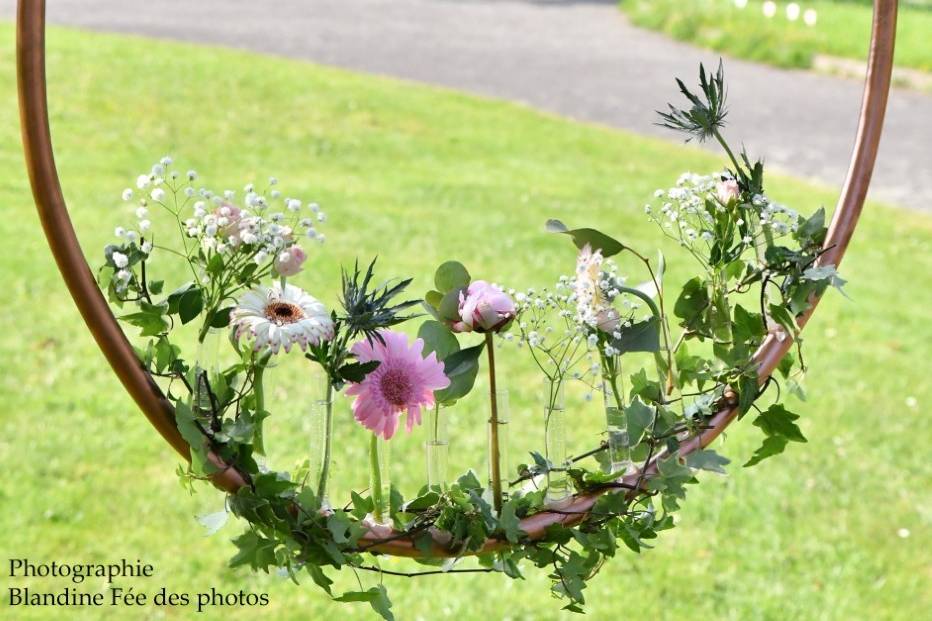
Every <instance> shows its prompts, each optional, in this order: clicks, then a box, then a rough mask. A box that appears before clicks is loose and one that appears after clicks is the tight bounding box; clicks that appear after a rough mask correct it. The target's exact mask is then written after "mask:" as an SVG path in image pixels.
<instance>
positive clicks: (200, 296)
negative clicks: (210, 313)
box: [178, 287, 204, 324]
mask: <svg viewBox="0 0 932 621" xmlns="http://www.w3.org/2000/svg"><path fill="white" fill-rule="evenodd" d="M202 310H204V290H203V289H201V288H199V287H198V288H194V289H189V290H188V291H186V292H185V293H184V295H182V296H181V299H180V300H179V301H178V317H179V318H180V319H181V323H182V324H186V323H188V322H189V321H191V320H193V319H194V318H195V317H197V316H198V315H200V314H201V311H202Z"/></svg>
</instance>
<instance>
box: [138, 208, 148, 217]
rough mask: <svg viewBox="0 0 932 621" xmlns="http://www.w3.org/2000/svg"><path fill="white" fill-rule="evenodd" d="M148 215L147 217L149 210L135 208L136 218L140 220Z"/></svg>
mask: <svg viewBox="0 0 932 621" xmlns="http://www.w3.org/2000/svg"><path fill="white" fill-rule="evenodd" d="M148 215H149V210H148V209H146V208H145V207H137V208H136V217H137V218H139V219H140V220H141V219H143V218H145V217H146V216H148Z"/></svg>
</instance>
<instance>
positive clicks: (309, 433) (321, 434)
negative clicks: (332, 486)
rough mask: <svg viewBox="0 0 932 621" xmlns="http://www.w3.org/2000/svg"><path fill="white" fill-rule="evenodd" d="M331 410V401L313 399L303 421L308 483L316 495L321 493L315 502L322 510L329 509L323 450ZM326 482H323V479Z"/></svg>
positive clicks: (327, 472)
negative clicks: (306, 449)
mask: <svg viewBox="0 0 932 621" xmlns="http://www.w3.org/2000/svg"><path fill="white" fill-rule="evenodd" d="M331 408H333V402H332V401H326V400H324V399H315V400H314V401H312V402H311V406H310V408H309V409H308V415H307V417H306V419H305V425H304V433H305V437H306V438H307V442H308V444H307V448H308V478H307V480H308V481H311V482H312V483H311V489H312V490H313V491H314V493H315V494H317V493H318V492H320V491H323V496H322V497H319V498H318V499H317V500H318V502H319V503H320V507H321V508H322V509H329V508H330V502H329V498H328V494H329V491H328V487H329V486H328V483H329V475H330V473H329V469H327V470H326V471H325V470H324V449H325V446H324V445H325V441H326V434H327V412H328V410H329V409H331ZM325 478H326V479H327V480H324V479H325Z"/></svg>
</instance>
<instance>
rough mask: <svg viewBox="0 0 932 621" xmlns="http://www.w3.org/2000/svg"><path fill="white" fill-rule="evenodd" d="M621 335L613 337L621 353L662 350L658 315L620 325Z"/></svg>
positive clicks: (616, 347)
mask: <svg viewBox="0 0 932 621" xmlns="http://www.w3.org/2000/svg"><path fill="white" fill-rule="evenodd" d="M618 331H619V332H620V333H621V336H620V337H619V338H617V339H612V347H613V348H615V349H616V350H618V352H619V353H622V354H624V353H628V352H656V351H660V321H659V320H658V319H657V318H656V317H651V318H650V319H645V320H643V321H638V322H635V323H633V324H631V325H630V326H624V327H620V328H619V329H618Z"/></svg>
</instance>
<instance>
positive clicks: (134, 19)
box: [0, 0, 932, 211]
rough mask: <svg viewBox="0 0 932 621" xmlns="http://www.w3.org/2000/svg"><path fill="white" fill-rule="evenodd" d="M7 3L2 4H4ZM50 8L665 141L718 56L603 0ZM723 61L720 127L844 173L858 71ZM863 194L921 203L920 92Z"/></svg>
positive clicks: (892, 124)
mask: <svg viewBox="0 0 932 621" xmlns="http://www.w3.org/2000/svg"><path fill="white" fill-rule="evenodd" d="M13 7H14V2H13V0H0V10H2V11H3V13H0V15H4V16H12V15H13V14H14V8H13ZM48 17H49V21H51V22H54V23H58V24H65V25H72V26H81V27H85V28H90V29H95V30H107V31H117V32H127V33H136V34H142V35H149V36H154V37H162V38H170V39H179V40H184V41H198V42H204V43H215V44H222V45H227V46H232V47H237V48H245V49H250V50H256V51H260V52H267V53H272V54H278V55H283V56H290V57H294V58H301V59H307V60H312V61H315V62H319V63H324V64H328V65H336V66H339V67H346V68H349V69H355V70H361V71H367V72H371V73H378V74H384V75H390V76H396V77H401V78H406V79H410V80H416V81H420V82H427V83H431V84H440V85H443V86H447V87H452V88H457V89H462V90H466V91H472V92H475V93H480V94H483V95H488V96H493V97H501V98H505V99H511V100H515V101H520V102H524V103H527V104H529V105H531V106H535V107H537V108H540V109H543V110H548V111H551V112H556V113H558V114H561V115H564V116H567V117H571V118H575V119H581V120H585V121H592V122H597V123H603V124H607V125H612V126H615V127H621V128H625V129H629V130H633V131H635V132H638V133H642V134H649V135H659V136H663V137H666V138H669V139H675V137H674V136H671V134H670V132H667V131H666V130H663V129H661V128H658V127H655V126H654V125H652V123H653V120H654V118H655V117H654V110H656V109H659V108H661V107H663V105H664V103H665V102H666V101H667V100H668V99H669V98H670V97H671V96H672V95H673V91H674V85H673V83H672V76H684V77H689V78H692V76H693V75H694V74H695V72H696V68H697V66H698V63H699V62H700V61H703V62H706V63H715V62H716V60H717V55H716V54H714V53H712V52H707V51H703V50H699V49H697V48H693V47H690V46H687V45H683V44H680V43H675V42H671V41H669V40H667V39H666V38H664V37H661V36H659V35H656V34H653V33H649V32H645V31H642V30H639V29H636V28H634V27H632V26H630V25H629V24H628V23H627V22H626V21H625V19H624V16H623V15H622V14H621V13H620V12H619V11H618V9H617V7H616V2H615V1H614V0H562V1H561V0H549V1H548V0H524V1H521V0H498V1H496V0H275V1H274V2H257V1H255V0H147V1H146V2H145V3H140V4H138V5H137V4H135V3H126V2H124V1H122V0H53V1H51V2H49V9H48ZM866 43H867V42H866V40H865V45H866ZM726 70H727V73H728V77H729V83H730V92H729V97H730V101H731V102H732V106H731V108H732V113H731V115H730V123H731V129H730V133H731V134H732V135H734V136H741V137H743V138H744V140H745V144H746V145H747V146H748V149H749V151H751V153H762V152H766V154H767V158H768V162H769V163H770V164H771V165H772V166H776V167H778V168H780V169H782V170H785V171H787V172H790V173H792V174H795V175H797V176H801V177H806V178H811V179H816V180H819V181H822V182H825V183H829V184H832V185H838V184H840V183H841V181H842V180H843V178H844V173H845V167H846V165H847V160H848V156H849V154H850V150H851V146H852V142H853V136H854V129H855V126H856V122H857V113H858V109H859V105H860V84H859V83H858V82H857V81H854V80H847V79H841V78H833V77H828V76H825V75H818V74H812V73H806V72H791V71H783V70H779V69H773V68H769V67H764V66H760V65H755V64H751V63H746V62H741V61H737V60H728V61H726ZM872 196H873V197H874V198H876V199H881V200H885V201H888V202H893V203H898V204H901V205H905V206H908V207H913V208H917V209H924V210H928V211H932V96H929V95H925V94H921V93H916V92H908V91H900V90H897V91H895V92H893V93H892V94H891V97H890V105H889V110H888V114H887V126H886V133H885V134H884V139H883V143H882V145H881V150H880V156H879V160H878V164H877V171H876V174H875V176H874V185H873V187H872Z"/></svg>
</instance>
